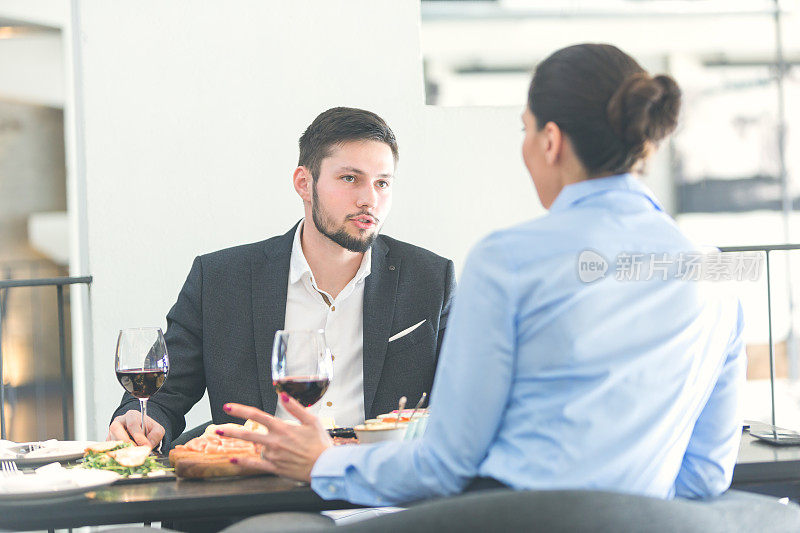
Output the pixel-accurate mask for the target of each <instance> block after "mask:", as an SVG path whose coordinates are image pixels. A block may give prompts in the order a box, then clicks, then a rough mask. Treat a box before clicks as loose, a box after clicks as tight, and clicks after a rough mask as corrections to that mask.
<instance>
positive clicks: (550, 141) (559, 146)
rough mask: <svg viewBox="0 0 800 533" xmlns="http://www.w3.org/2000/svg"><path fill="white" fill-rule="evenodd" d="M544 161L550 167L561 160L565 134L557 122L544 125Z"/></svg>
mask: <svg viewBox="0 0 800 533" xmlns="http://www.w3.org/2000/svg"><path fill="white" fill-rule="evenodd" d="M543 137H544V142H545V146H544V160H545V162H546V163H547V164H548V165H554V164H556V163H557V162H558V160H559V159H560V158H561V151H562V150H563V149H564V134H563V133H562V132H561V128H559V127H558V124H556V123H555V122H548V123H547V124H545V125H544V136H543Z"/></svg>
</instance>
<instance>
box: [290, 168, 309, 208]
mask: <svg viewBox="0 0 800 533" xmlns="http://www.w3.org/2000/svg"><path fill="white" fill-rule="evenodd" d="M292 184H293V185H294V190H295V191H297V194H298V195H299V196H300V198H302V199H303V201H304V202H308V203H311V196H312V190H311V187H312V186H313V178H312V177H311V171H310V170H308V169H307V168H306V167H297V168H296V169H294V174H292Z"/></svg>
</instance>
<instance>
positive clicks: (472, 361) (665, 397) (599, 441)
mask: <svg viewBox="0 0 800 533" xmlns="http://www.w3.org/2000/svg"><path fill="white" fill-rule="evenodd" d="M587 250H590V251H591V252H587ZM696 250H697V247H696V246H695V245H693V244H692V243H691V242H690V241H689V240H688V239H687V238H686V237H685V236H684V235H683V234H682V233H681V232H680V230H679V229H678V227H677V226H676V224H675V223H674V221H673V220H672V219H671V218H670V217H669V216H667V215H666V214H665V213H663V211H662V209H661V207H660V206H659V204H658V202H657V201H656V199H655V198H654V197H653V195H652V193H651V192H650V191H649V190H648V189H647V188H646V187H645V186H644V185H642V184H641V183H640V182H639V181H638V180H637V179H636V178H634V177H632V176H630V175H621V176H613V177H608V178H600V179H593V180H589V181H583V182H580V183H577V184H574V185H569V186H567V187H565V188H564V189H563V190H562V191H561V193H560V194H559V196H558V198H557V199H556V201H555V202H554V203H553V205H552V207H551V209H550V212H549V213H548V214H547V215H546V216H544V217H542V218H539V219H536V220H532V221H530V222H526V223H524V224H520V225H518V226H515V227H512V228H510V229H507V230H503V231H499V232H497V233H494V234H492V235H490V236H489V237H487V238H485V239H484V240H482V241H481V242H480V243H479V244H478V245H477V246H476V247H475V248H474V249H473V250H472V252H471V253H470V255H469V258H468V260H467V262H466V265H465V267H464V271H463V274H462V279H461V282H460V283H459V289H458V294H457V295H456V297H455V301H454V307H453V309H452V311H451V313H450V318H449V321H448V324H447V329H446V335H445V341H444V345H443V348H442V353H441V357H440V359H439V366H438V369H437V372H436V379H435V382H434V386H433V391H432V407H431V417H430V420H429V424H428V429H427V432H426V433H425V435H424V437H423V438H421V439H419V440H416V441H401V442H391V443H382V444H377V445H359V446H340V447H334V448H330V449H328V450H326V451H325V452H324V453H323V454H322V455H321V456H320V458H319V460H318V461H317V463H316V464H315V465H314V469H313V471H312V482H311V486H312V488H313V489H314V490H315V491H316V492H317V493H318V494H319V495H320V496H322V497H323V498H326V499H334V498H336V499H347V500H350V501H352V502H355V503H360V504H364V505H376V506H377V505H390V504H396V503H402V502H407V501H412V500H419V499H424V498H429V497H433V496H444V495H449V494H454V493H458V492H460V491H462V490H463V489H464V487H465V486H466V485H467V484H468V483H469V482H470V480H471V479H472V478H474V477H476V476H481V477H491V478H495V479H497V480H499V481H502V482H503V483H505V484H507V485H509V486H511V487H513V488H516V489H537V488H540V489H561V488H563V489H567V488H586V489H601V490H612V491H619V492H627V493H634V494H643V495H649V496H655V497H660V498H671V497H674V496H676V495H678V496H683V497H695V498H697V497H708V496H714V495H717V494H720V493H721V492H723V491H724V490H725V489H727V487H728V485H729V484H730V480H731V476H732V473H733V466H734V464H735V461H736V454H737V450H738V444H739V439H740V437H741V424H740V419H739V416H738V413H737V402H738V393H739V390H740V388H741V386H742V384H743V380H744V374H745V352H744V344H743V341H742V338H741V332H742V315H741V309H740V307H739V305H738V302H736V301H733V300H732V301H721V300H719V299H716V298H710V297H707V296H705V295H704V294H703V290H702V283H699V282H696V281H685V280H683V279H679V278H678V277H676V276H677V275H678V271H677V270H676V269H677V268H678V267H676V266H675V265H671V266H670V267H669V269H668V272H667V271H666V270H667V269H665V268H664V266H663V262H664V259H665V258H666V259H669V258H673V259H675V258H677V257H678V256H680V255H681V254H683V253H691V252H693V251H696ZM587 254H588V255H587ZM631 257H636V258H638V259H639V261H638V262H637V265H638V267H637V268H636V269H634V268H631V261H630V258H631ZM642 257H644V259H645V260H644V261H643V262H642V261H641V259H642ZM652 257H656V258H657V260H658V262H659V263H660V265H659V269H658V270H656V269H655V265H653V261H650V260H649V259H648V258H652ZM626 258H627V259H626ZM581 261H583V262H584V263H583V264H580V262H581ZM604 261H605V262H606V263H607V267H608V268H607V270H606V271H605V273H603V268H602V265H603V262H604ZM625 264H627V265H628V266H627V267H625V266H624V265H625ZM615 265H616V271H615ZM621 265H622V266H621ZM651 267H652V268H651ZM593 278H596V279H593ZM617 278H619V279H617ZM631 278H632V279H631Z"/></svg>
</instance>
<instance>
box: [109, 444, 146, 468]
mask: <svg viewBox="0 0 800 533" xmlns="http://www.w3.org/2000/svg"><path fill="white" fill-rule="evenodd" d="M151 451H152V450H151V449H150V446H131V447H128V448H120V449H119V450H114V451H113V452H108V455H109V456H111V457H112V458H113V459H114V460H115V461H116V462H118V463H119V464H121V465H122V466H127V467H129V468H134V467H137V466H142V465H143V464H144V461H145V460H146V459H147V457H148V456H149V455H150V452H151Z"/></svg>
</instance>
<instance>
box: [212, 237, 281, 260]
mask: <svg viewBox="0 0 800 533" xmlns="http://www.w3.org/2000/svg"><path fill="white" fill-rule="evenodd" d="M271 240H272V239H267V240H264V241H258V242H251V243H248V244H239V245H236V246H231V247H230V248H223V249H222V250H216V251H214V252H208V253H205V254H202V255H201V256H200V260H201V261H202V262H203V263H204V264H208V263H211V264H216V263H230V262H238V261H243V260H247V261H249V260H250V259H251V258H252V257H253V256H255V255H256V254H263V253H264V251H265V250H266V249H267V247H268V243H269V242H270V241H271Z"/></svg>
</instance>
